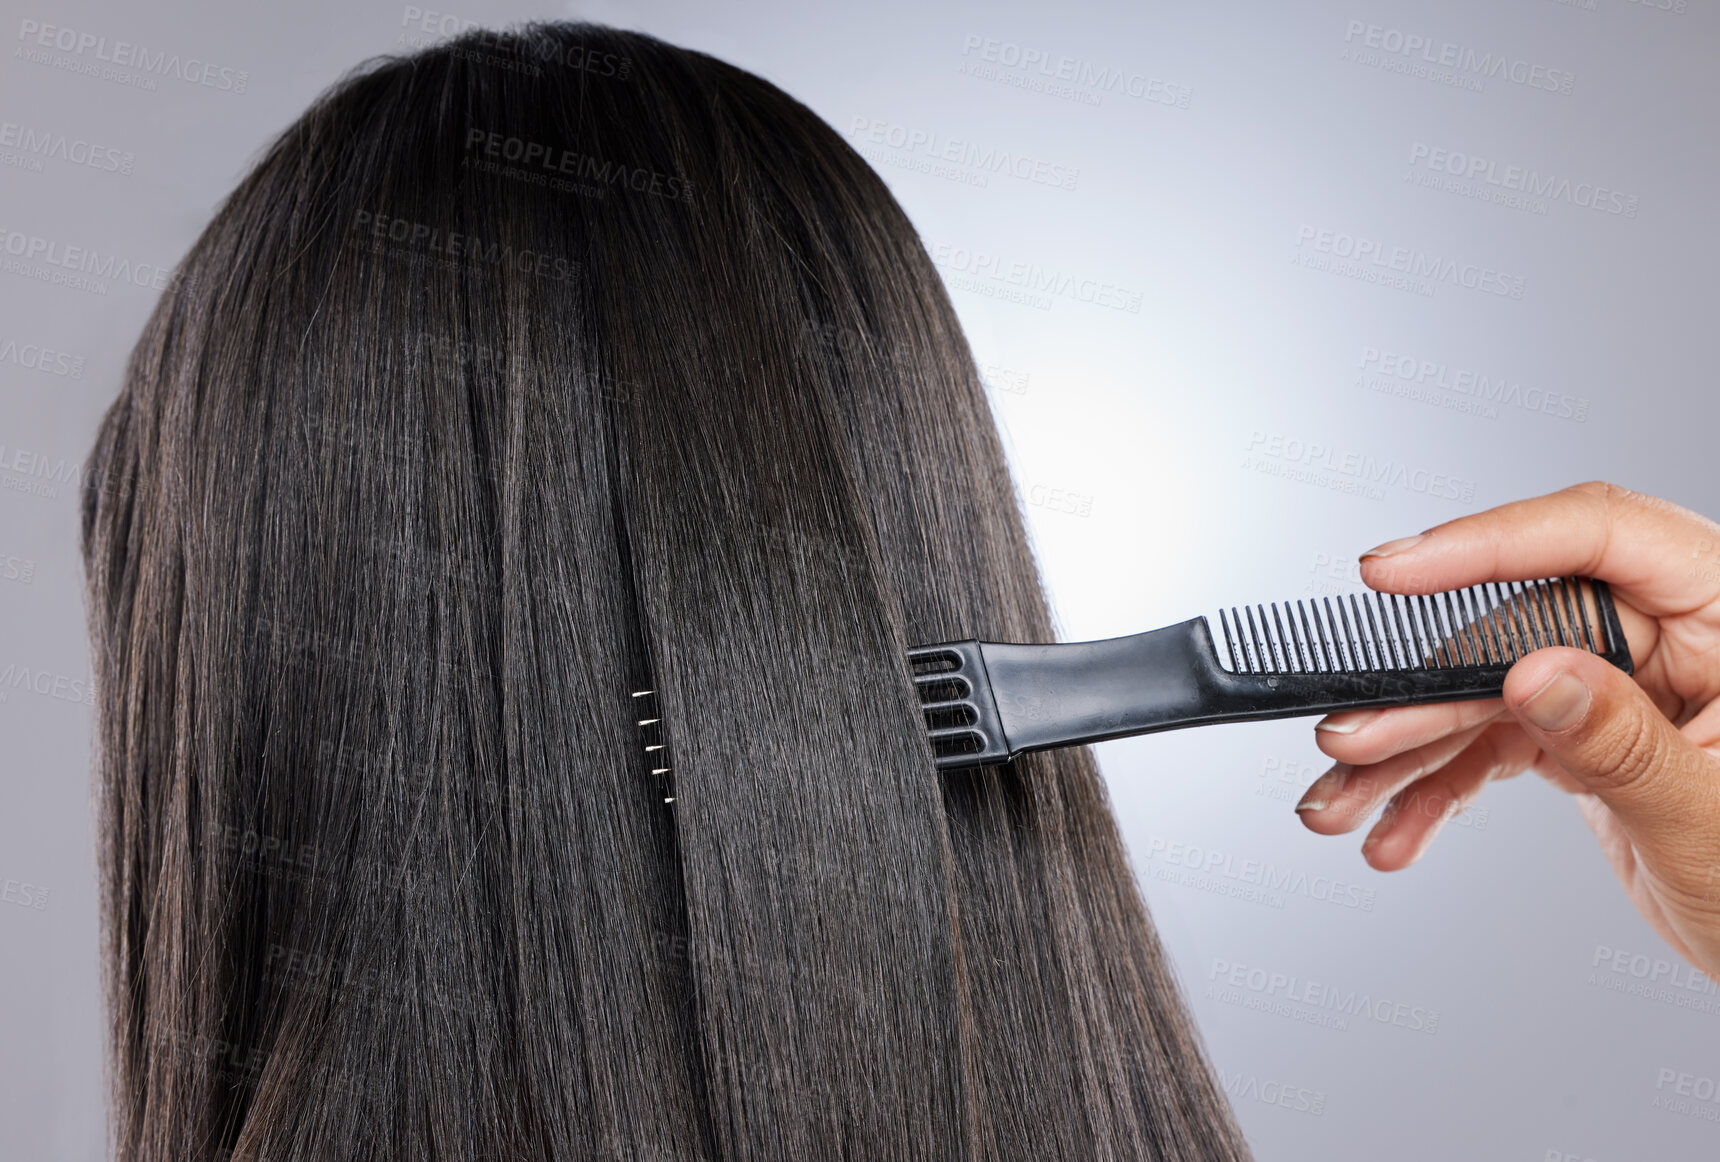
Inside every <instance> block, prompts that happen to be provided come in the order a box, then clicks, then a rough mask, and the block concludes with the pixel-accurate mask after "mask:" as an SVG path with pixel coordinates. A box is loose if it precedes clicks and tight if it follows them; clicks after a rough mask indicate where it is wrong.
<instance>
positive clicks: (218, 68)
mask: <svg viewBox="0 0 1720 1162" xmlns="http://www.w3.org/2000/svg"><path fill="white" fill-rule="evenodd" d="M18 40H19V41H20V42H21V43H20V45H19V47H18V50H17V52H16V53H14V55H15V56H19V57H25V58H26V59H32V60H37V63H39V64H53V63H54V62H53V60H52V59H51V58H50V59H45V60H39V59H37V58H38V57H39V56H40V55H41V54H38V53H35V52H34V50H36V49H39V48H46V49H53V50H54V51H56V52H62V53H66V54H68V56H70V57H87V58H88V59H89V60H92V61H99V62H101V63H102V64H106V65H112V66H114V67H115V68H121V69H134V70H136V71H137V72H140V73H144V74H146V75H149V76H156V77H176V78H178V79H179V80H181V81H184V82H185V83H186V84H190V85H202V86H204V87H205V88H210V89H219V90H221V91H222V92H227V93H243V92H244V91H245V86H246V85H248V84H249V83H250V81H251V74H250V73H247V72H245V71H244V70H243V69H234V68H227V67H225V66H222V65H215V64H212V63H210V62H209V61H204V60H198V59H197V58H196V57H182V56H180V55H179V54H178V53H168V52H167V51H166V50H160V51H151V50H150V49H149V48H148V46H146V45H141V44H133V43H132V42H131V41H127V40H111V41H110V40H109V39H108V38H107V37H105V36H97V35H95V34H94V33H91V32H79V31H78V30H77V29H74V28H65V27H63V26H60V25H56V24H43V23H41V22H40V21H36V20H28V19H26V20H23V21H21V22H20V23H19V25H18ZM26 50H30V51H29V52H27V51H26ZM71 71H74V72H75V71H81V70H78V69H73V70H71Z"/></svg>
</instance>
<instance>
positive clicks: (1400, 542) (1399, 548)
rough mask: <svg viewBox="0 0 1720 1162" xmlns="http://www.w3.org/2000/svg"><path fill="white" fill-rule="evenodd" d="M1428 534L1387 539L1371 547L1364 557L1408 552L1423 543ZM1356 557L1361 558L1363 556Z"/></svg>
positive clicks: (1388, 555) (1387, 555)
mask: <svg viewBox="0 0 1720 1162" xmlns="http://www.w3.org/2000/svg"><path fill="white" fill-rule="evenodd" d="M1426 536H1427V534H1426V533H1417V534H1415V536H1413V537H1399V538H1398V539H1397V540H1395V541H1387V542H1386V543H1385V544H1383V545H1379V546H1377V547H1376V548H1372V549H1369V550H1368V551H1367V552H1365V553H1363V554H1362V557H1390V556H1393V555H1394V554H1397V553H1402V552H1406V551H1408V550H1410V549H1413V548H1415V547H1416V546H1417V545H1419V544H1421V542H1422V540H1423V539H1424V538H1425V537H1426ZM1356 559H1357V560H1361V557H1358V558H1356Z"/></svg>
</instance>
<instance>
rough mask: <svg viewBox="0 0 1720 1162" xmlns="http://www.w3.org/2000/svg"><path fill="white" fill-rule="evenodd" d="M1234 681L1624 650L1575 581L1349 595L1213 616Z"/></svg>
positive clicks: (1585, 586)
mask: <svg viewBox="0 0 1720 1162" xmlns="http://www.w3.org/2000/svg"><path fill="white" fill-rule="evenodd" d="M1218 616H1219V623H1220V625H1221V627H1222V629H1223V632H1224V650H1223V652H1222V653H1221V654H1220V657H1219V662H1220V664H1221V665H1223V666H1225V667H1226V668H1228V669H1229V671H1230V672H1231V673H1234V674H1328V673H1369V672H1378V671H1383V670H1440V669H1465V668H1470V667H1477V666H1508V665H1510V664H1511V663H1512V662H1515V661H1516V660H1517V659H1518V658H1520V657H1522V656H1523V655H1524V654H1527V653H1530V652H1531V651H1534V650H1538V649H1541V648H1543V647H1545V646H1573V647H1575V648H1577V649H1584V650H1588V651H1589V652H1590V653H1596V654H1611V653H1613V652H1614V651H1615V650H1617V649H1619V648H1621V646H1622V645H1623V643H1622V642H1621V641H1617V640H1615V636H1616V632H1615V631H1614V630H1613V629H1612V628H1611V627H1610V625H1609V622H1608V619H1607V618H1605V617H1602V616H1601V615H1600V607H1599V605H1597V603H1596V599H1595V592H1594V589H1593V586H1592V585H1591V584H1590V583H1589V582H1588V581H1586V580H1584V579H1583V578H1579V577H1554V578H1547V579H1542V580H1538V581H1510V582H1497V581H1489V582H1486V583H1484V584H1481V585H1471V586H1469V587H1468V588H1467V589H1453V590H1448V591H1446V592H1443V593H1430V594H1422V595H1415V596H1406V595H1403V594H1392V593H1376V592H1367V593H1360V594H1357V593H1351V594H1346V595H1343V596H1340V597H1320V598H1299V599H1297V600H1296V601H1295V602H1294V603H1291V602H1288V601H1286V602H1282V603H1276V602H1275V603H1273V604H1272V605H1256V606H1253V607H1252V608H1250V607H1244V608H1243V609H1241V610H1238V609H1236V608H1235V607H1232V608H1231V609H1230V610H1229V611H1228V612H1227V611H1225V610H1220V611H1219V615H1218Z"/></svg>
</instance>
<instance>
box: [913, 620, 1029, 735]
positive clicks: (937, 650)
mask: <svg viewBox="0 0 1720 1162" xmlns="http://www.w3.org/2000/svg"><path fill="white" fill-rule="evenodd" d="M908 667H909V669H910V670H911V672H912V674H913V679H914V689H915V690H916V691H917V692H918V694H919V696H920V712H921V714H922V715H924V717H925V720H926V737H927V738H929V739H930V740H931V744H932V754H933V757H934V758H936V759H937V760H938V762H939V763H940V764H945V763H949V762H953V761H955V760H957V759H960V760H961V762H962V763H964V764H966V763H972V764H974V765H980V764H982V763H989V762H1002V761H1003V760H1004V759H1006V758H1008V757H1009V750H1008V745H1007V743H1006V742H1005V740H1004V735H1003V729H1002V726H1001V724H1000V723H999V722H998V717H997V707H996V705H995V704H994V703H993V701H992V697H991V686H990V682H989V681H988V680H987V679H986V674H985V661H984V659H983V658H982V657H981V656H980V652H979V644H978V643H977V642H952V643H948V644H945V645H937V646H925V647H922V648H919V649H912V650H909V651H908Z"/></svg>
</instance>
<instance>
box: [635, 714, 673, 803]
mask: <svg viewBox="0 0 1720 1162" xmlns="http://www.w3.org/2000/svg"><path fill="white" fill-rule="evenodd" d="M633 717H634V720H635V725H636V726H637V727H638V729H639V745H640V746H641V747H642V748H644V751H645V761H646V762H647V764H649V765H648V766H647V769H648V770H649V771H650V772H651V773H652V774H653V775H655V776H657V777H658V778H663V779H666V778H667V777H668V775H669V774H670V767H669V744H668V743H667V742H665V741H664V740H665V738H666V737H667V734H666V732H665V731H664V730H663V714H662V711H660V710H659V709H658V708H657V692H656V691H655V690H635V691H633ZM674 801H675V796H673V795H667V796H665V797H664V799H663V802H665V803H673V802H674Z"/></svg>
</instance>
